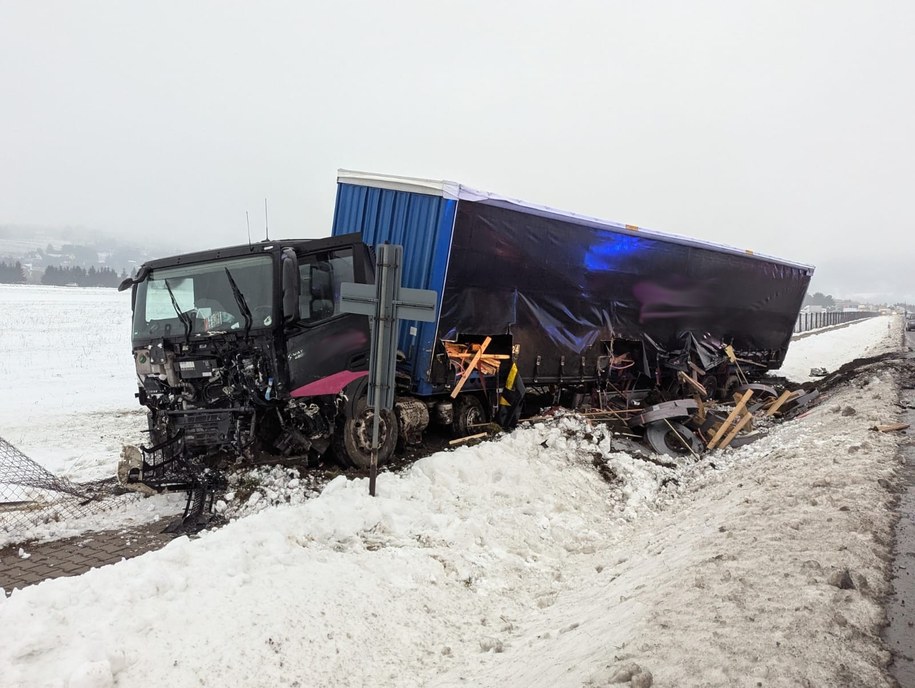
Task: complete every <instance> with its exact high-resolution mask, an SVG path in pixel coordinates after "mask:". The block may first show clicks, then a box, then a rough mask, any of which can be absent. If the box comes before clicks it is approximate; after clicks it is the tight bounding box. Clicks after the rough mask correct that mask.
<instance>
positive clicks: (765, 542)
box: [432, 373, 897, 686]
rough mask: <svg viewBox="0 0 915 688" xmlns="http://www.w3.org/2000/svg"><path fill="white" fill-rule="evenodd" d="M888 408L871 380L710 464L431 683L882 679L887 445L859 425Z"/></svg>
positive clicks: (885, 380)
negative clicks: (490, 648)
mask: <svg viewBox="0 0 915 688" xmlns="http://www.w3.org/2000/svg"><path fill="white" fill-rule="evenodd" d="M896 399H897V390H896V387H895V383H894V382H893V380H892V378H891V376H890V375H889V374H887V373H882V374H880V375H877V376H874V377H872V378H870V379H869V380H866V384H865V385H864V386H862V387H860V388H859V387H856V386H854V385H852V386H850V387H847V388H845V389H842V390H841V391H838V392H837V393H835V394H834V395H833V396H831V398H829V399H828V400H825V401H824V402H822V403H821V404H820V405H819V406H818V407H817V408H816V409H815V410H813V411H812V412H811V413H810V415H809V416H806V417H805V418H803V419H801V420H798V421H796V422H794V423H790V424H787V425H785V426H782V427H780V428H778V429H777V430H776V431H775V432H773V433H772V435H770V436H769V437H767V438H765V439H763V440H761V441H759V442H758V443H756V444H754V445H749V446H747V447H744V448H742V449H739V450H728V451H726V452H722V453H719V454H718V455H717V456H716V455H712V456H711V457H710V460H711V461H712V462H713V463H714V464H715V466H716V469H717V470H713V471H710V472H707V473H704V474H703V475H701V476H700V477H699V478H698V479H697V480H695V481H692V482H690V483H688V484H687V485H686V486H684V488H683V489H682V490H681V491H680V494H679V495H678V496H677V497H676V498H675V499H674V500H672V501H670V502H668V504H667V508H666V509H665V510H663V511H662V512H661V513H659V514H657V515H656V516H655V517H653V518H651V519H645V520H642V521H639V522H637V523H635V524H634V525H633V526H632V527H631V528H630V529H629V531H628V533H627V534H626V536H625V537H624V538H623V539H621V540H620V541H618V542H616V543H614V545H613V546H612V547H611V548H610V549H608V550H607V551H606V552H603V553H602V554H601V556H600V557H598V558H596V559H597V563H596V565H595V567H594V569H593V570H588V569H585V568H582V569H581V570H579V571H578V572H577V575H578V576H579V577H578V580H576V581H575V582H574V583H572V584H570V586H569V588H570V589H569V590H568V591H567V592H563V593H562V594H561V595H560V596H559V597H558V598H557V599H556V600H555V604H554V605H553V606H552V607H551V609H550V610H549V611H548V612H547V613H546V614H544V615H542V616H541V618H538V619H536V620H534V621H533V622H532V623H531V624H530V626H529V627H527V628H525V629H524V632H523V633H521V634H519V637H517V639H515V640H514V642H513V643H512V647H511V649H509V650H506V652H505V653H504V654H502V655H500V656H498V657H485V658H484V661H483V662H481V663H480V665H479V666H478V667H465V666H462V667H459V668H457V669H455V670H453V671H451V672H449V673H447V674H446V675H445V676H443V677H440V679H439V680H437V681H436V682H434V683H433V684H432V685H441V686H457V685H486V686H497V685H525V686H551V685H594V686H603V685H606V684H607V683H608V682H609V679H610V678H611V677H612V676H613V675H614V674H615V673H617V672H618V671H620V670H621V669H625V668H626V667H627V666H628V665H630V664H633V663H635V664H638V665H639V667H640V668H641V669H643V670H647V671H649V672H650V673H651V674H653V678H654V682H653V685H655V686H685V685H691V686H692V685H702V686H734V685H764V686H773V685H776V686H781V685H785V686H788V685H790V686H796V685H801V686H803V685H810V686H852V685H861V686H865V685H866V686H882V685H887V686H889V685H892V682H891V681H889V680H888V679H887V678H886V675H885V672H884V669H885V666H886V664H887V662H888V661H889V659H890V656H889V653H888V652H887V651H886V650H885V649H884V647H883V643H882V641H881V640H880V632H881V629H882V623H883V620H884V612H883V608H882V606H881V605H882V600H883V596H884V595H886V593H887V591H888V583H887V579H886V575H887V571H886V562H887V561H888V560H889V558H890V555H891V526H892V522H893V515H892V506H891V493H890V491H889V487H890V481H892V480H893V477H894V472H895V471H896V469H897V462H896V459H895V451H896V443H897V438H896V437H893V436H890V435H886V434H880V433H877V432H874V431H872V430H870V428H871V427H872V426H873V425H874V424H875V423H883V422H887V421H893V420H894V419H895V412H894V411H893V404H894V402H895V400H896ZM846 409H853V410H854V413H853V414H852V413H851V411H848V410H846ZM718 456H720V457H721V458H720V459H719V458H718ZM846 571H847V572H848V577H846V576H845V575H844V572H846Z"/></svg>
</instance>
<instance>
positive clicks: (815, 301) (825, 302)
mask: <svg viewBox="0 0 915 688" xmlns="http://www.w3.org/2000/svg"><path fill="white" fill-rule="evenodd" d="M804 305H805V306H822V307H823V308H835V307H836V300H835V299H834V298H832V296H831V295H829V294H823V293H821V292H817V293H815V294H813V295H812V296H811V295H810V294H807V296H805V297H804Z"/></svg>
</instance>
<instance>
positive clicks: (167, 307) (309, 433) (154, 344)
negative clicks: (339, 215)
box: [121, 234, 396, 489]
mask: <svg viewBox="0 0 915 688" xmlns="http://www.w3.org/2000/svg"><path fill="white" fill-rule="evenodd" d="M373 280H374V276H373V263H372V254H371V250H370V249H369V248H368V247H367V246H366V245H365V244H364V243H362V240H361V236H360V235H359V234H350V235H341V236H337V237H333V238H329V239H316V240H277V241H264V242H260V243H257V244H251V245H242V246H234V247H228V248H222V249H215V250H210V251H202V252H198V253H190V254H184V255H180V256H173V257H170V258H162V259H158V260H154V261H151V262H148V263H146V264H144V265H143V266H142V267H141V268H140V270H139V271H138V273H137V275H136V277H135V278H132V279H128V280H125V282H124V283H123V284H122V285H121V289H122V290H123V289H127V288H132V306H133V325H132V347H133V355H134V361H135V365H136V372H137V382H138V387H139V389H138V393H137V397H138V399H139V401H140V403H141V404H142V405H143V406H145V407H146V408H147V410H148V421H149V443H148V446H145V447H144V448H143V451H142V454H143V462H142V465H140V466H136V467H134V468H135V469H136V470H134V473H133V477H134V479H135V480H138V481H142V482H146V483H152V484H153V486H155V487H174V488H176V489H178V488H180V489H186V487H187V485H186V483H187V482H188V481H189V479H190V478H189V476H190V474H191V473H192V472H193V471H192V470H191V469H190V468H188V467H187V466H186V465H185V464H187V463H188V461H190V462H191V463H192V464H194V463H196V464H200V463H201V462H203V463H214V462H216V463H218V462H220V461H225V460H233V459H235V458H237V457H245V458H249V459H257V458H258V457H259V456H262V455H267V456H269V457H272V458H277V457H279V458H292V457H296V458H300V459H302V458H304V459H306V460H307V458H308V457H309V456H312V457H314V456H317V455H321V454H323V453H324V452H325V451H327V449H328V448H329V446H330V445H331V443H332V442H333V439H334V435H335V434H340V433H341V432H343V431H344V430H345V426H346V417H345V415H346V412H347V411H349V412H350V413H352V411H353V407H352V405H351V404H350V405H348V406H347V405H345V404H343V403H342V399H343V398H344V397H347V396H357V395H358V394H359V393H360V392H361V389H360V385H361V386H364V378H365V377H366V376H367V371H368V360H369V358H368V355H369V324H368V319H367V318H366V317H365V316H362V315H354V314H350V313H343V312H341V311H340V310H339V293H340V285H341V284H343V283H344V282H358V283H371V282H373ZM352 424H353V423H352V420H351V423H350V425H351V426H352ZM395 430H396V428H393V427H391V428H390V431H391V432H394V431H395ZM352 431H353V428H352V427H350V432H352ZM341 446H342V443H341ZM197 468H199V465H198V466H197ZM198 472H199V471H198Z"/></svg>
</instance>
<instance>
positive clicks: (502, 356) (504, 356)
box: [448, 352, 511, 361]
mask: <svg viewBox="0 0 915 688" xmlns="http://www.w3.org/2000/svg"><path fill="white" fill-rule="evenodd" d="M476 355H477V352H474V353H470V352H468V353H461V354H452V353H449V354H448V358H473V357H474V356H476ZM483 358H484V359H486V358H491V359H493V360H494V361H507V360H508V359H510V358H511V356H510V355H509V354H483Z"/></svg>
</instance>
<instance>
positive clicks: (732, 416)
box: [708, 389, 753, 449]
mask: <svg viewBox="0 0 915 688" xmlns="http://www.w3.org/2000/svg"><path fill="white" fill-rule="evenodd" d="M752 396H753V390H752V389H748V390H747V391H746V392H744V395H743V396H742V397H741V398H740V401H738V402H737V406H735V407H734V410H733V411H731V413H730V415H728V417H727V418H726V419H725V421H724V422H723V423H722V424H721V427H720V428H718V432H716V433H715V435H714V436H713V437H712V439H711V440H709V443H708V448H709V449H714V448H715V447H716V446H717V444H718V442H720V441H721V438H722V437H723V436H724V433H725V432H727V430H728V428H729V427H731V423H733V422H734V421H735V420H736V419H737V418H738V417H739V416H740V415H741V414H742V413H743V411H744V409H745V408H746V406H747V402H748V401H750V397H752ZM749 417H750V416H749V414H748V415H747V418H749ZM741 427H742V426H741Z"/></svg>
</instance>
